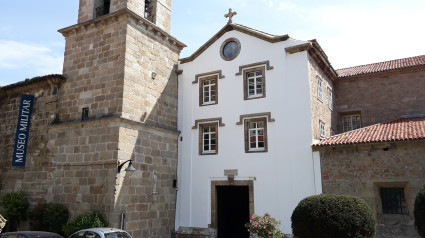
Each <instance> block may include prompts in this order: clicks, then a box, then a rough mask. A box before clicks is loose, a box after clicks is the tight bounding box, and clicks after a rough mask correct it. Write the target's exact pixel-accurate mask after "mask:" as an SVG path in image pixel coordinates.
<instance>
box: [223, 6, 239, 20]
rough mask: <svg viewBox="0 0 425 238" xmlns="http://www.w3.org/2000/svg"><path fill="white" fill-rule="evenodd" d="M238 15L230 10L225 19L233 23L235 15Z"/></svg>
mask: <svg viewBox="0 0 425 238" xmlns="http://www.w3.org/2000/svg"><path fill="white" fill-rule="evenodd" d="M236 14H238V13H237V12H232V9H231V8H229V13H227V14H225V15H224V17H225V18H229V21H228V22H227V23H232V17H233V16H234V15H236Z"/></svg>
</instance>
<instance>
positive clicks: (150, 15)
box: [145, 0, 155, 22]
mask: <svg viewBox="0 0 425 238" xmlns="http://www.w3.org/2000/svg"><path fill="white" fill-rule="evenodd" d="M154 17H155V14H154V5H153V0H145V18H146V19H148V20H149V21H150V22H153V19H154Z"/></svg>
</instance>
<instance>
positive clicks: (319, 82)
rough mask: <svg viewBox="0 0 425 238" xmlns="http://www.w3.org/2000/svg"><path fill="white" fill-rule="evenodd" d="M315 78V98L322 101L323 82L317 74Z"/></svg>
mask: <svg viewBox="0 0 425 238" xmlns="http://www.w3.org/2000/svg"><path fill="white" fill-rule="evenodd" d="M316 79H317V99H318V100H319V101H321V102H323V86H322V84H323V82H322V79H321V78H320V77H319V76H317V77H316Z"/></svg>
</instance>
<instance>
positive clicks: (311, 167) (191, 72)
mask: <svg viewBox="0 0 425 238" xmlns="http://www.w3.org/2000/svg"><path fill="white" fill-rule="evenodd" d="M230 37H234V38H237V39H238V40H239V41H240V42H241V52H240V54H239V55H238V57H237V58H235V59H234V60H232V61H224V60H223V59H222V58H221V57H220V52H219V50H220V46H221V44H222V43H223V42H224V41H225V40H226V39H228V38H230ZM302 43H305V42H303V41H295V40H293V39H288V40H287V41H283V42H278V43H269V42H266V41H263V40H260V39H258V38H255V37H253V36H249V35H246V34H243V33H241V32H238V31H230V32H227V33H225V34H224V35H223V36H222V37H221V38H220V39H219V40H217V41H216V42H215V43H214V44H213V45H211V46H210V47H209V48H208V49H207V50H206V51H204V52H203V53H202V54H201V55H199V56H198V57H197V58H196V59H195V60H194V61H192V62H189V63H185V64H180V65H179V69H181V70H183V73H182V75H180V76H179V121H178V128H179V130H181V136H182V138H183V141H180V142H179V164H178V166H179V167H178V186H179V190H178V196H177V213H176V230H178V228H179V227H180V226H182V227H203V228H207V227H208V224H210V223H211V191H210V188H211V181H213V180H226V179H227V178H226V177H225V176H224V170H227V169H237V170H238V176H237V177H235V179H236V180H247V179H249V177H255V178H256V180H255V181H254V210H255V213H256V214H259V215H262V214H264V213H266V212H269V213H270V214H271V215H272V216H273V217H275V218H277V219H278V220H280V221H281V222H282V225H281V227H282V229H283V231H284V232H285V233H291V223H290V222H291V221H290V217H291V215H292V211H293V209H294V208H295V206H296V205H297V204H298V202H299V201H300V200H301V199H303V198H304V197H306V196H310V195H313V194H316V193H318V192H321V191H318V187H317V186H318V184H319V183H317V182H315V179H316V180H317V179H320V174H319V176H317V174H315V173H317V162H316V167H315V163H314V160H313V158H314V157H313V154H312V151H311V144H312V134H311V133H312V129H311V119H310V117H311V114H310V95H309V82H308V64H307V52H305V51H303V52H299V53H295V54H287V53H286V52H285V48H286V47H289V46H293V45H297V44H302ZM266 60H269V61H270V65H271V66H273V67H274V69H272V70H266V72H265V75H266V97H265V98H261V99H254V100H247V101H245V100H244V99H243V98H244V97H243V75H240V76H235V73H237V72H238V70H239V66H241V65H246V64H252V63H257V62H260V61H266ZM216 70H222V73H223V75H224V76H225V78H224V79H218V95H219V96H218V104H217V105H211V106H204V107H199V84H192V81H194V80H195V75H196V74H200V73H206V72H210V71H216ZM262 112H271V115H272V118H274V119H275V120H276V121H275V122H269V123H268V124H267V133H268V152H266V153H249V154H248V153H245V147H244V126H243V125H236V122H238V121H239V116H240V115H243V114H251V113H262ZM214 117H222V118H223V123H224V124H225V126H224V127H219V129H218V130H219V132H218V151H219V152H218V154H217V155H199V152H198V133H199V130H198V129H192V126H194V122H195V120H198V119H206V118H214ZM319 162H320V161H319ZM318 171H319V172H320V163H319V170H318Z"/></svg>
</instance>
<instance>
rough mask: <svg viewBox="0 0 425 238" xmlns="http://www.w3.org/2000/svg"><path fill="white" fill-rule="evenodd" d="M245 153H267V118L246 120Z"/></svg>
mask: <svg viewBox="0 0 425 238" xmlns="http://www.w3.org/2000/svg"><path fill="white" fill-rule="evenodd" d="M245 152H246V153H251V152H267V118H265V117H262V118H251V119H245Z"/></svg>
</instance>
